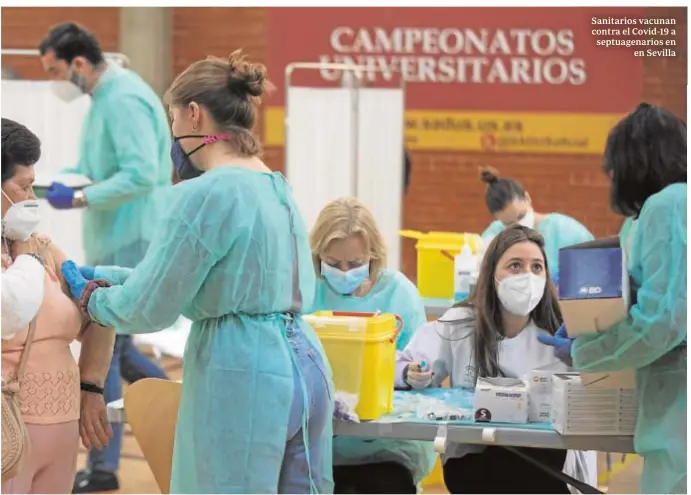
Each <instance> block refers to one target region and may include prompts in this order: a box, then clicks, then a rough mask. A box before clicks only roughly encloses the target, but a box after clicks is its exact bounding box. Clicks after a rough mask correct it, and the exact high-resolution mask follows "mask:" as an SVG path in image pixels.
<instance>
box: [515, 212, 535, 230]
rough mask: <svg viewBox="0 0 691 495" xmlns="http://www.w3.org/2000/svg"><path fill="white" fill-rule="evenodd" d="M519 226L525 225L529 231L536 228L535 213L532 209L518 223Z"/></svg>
mask: <svg viewBox="0 0 691 495" xmlns="http://www.w3.org/2000/svg"><path fill="white" fill-rule="evenodd" d="M518 224H519V225H523V226H524V227H528V228H529V229H534V228H535V212H534V211H533V210H532V209H531V210H528V211H527V212H526V214H525V215H523V218H521V219H520V220H519V221H518Z"/></svg>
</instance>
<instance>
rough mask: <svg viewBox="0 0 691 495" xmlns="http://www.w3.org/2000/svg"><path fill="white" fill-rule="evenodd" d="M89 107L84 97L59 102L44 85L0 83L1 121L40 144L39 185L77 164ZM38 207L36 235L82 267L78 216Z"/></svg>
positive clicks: (72, 213) (80, 221) (82, 254)
mask: <svg viewBox="0 0 691 495" xmlns="http://www.w3.org/2000/svg"><path fill="white" fill-rule="evenodd" d="M90 104H91V102H90V99H89V98H88V97H86V96H83V97H80V98H78V99H77V100H75V101H73V102H72V103H65V102H63V101H62V100H60V99H59V98H57V97H56V96H55V95H54V94H53V92H52V91H51V89H50V83H49V82H47V81H16V80H4V81H2V117H3V118H7V119H11V120H15V121H17V122H19V123H21V124H23V125H25V126H26V127H28V128H29V129H30V130H31V131H32V132H33V133H34V134H36V135H37V136H38V137H39V139H40V140H41V159H40V160H39V162H38V163H37V164H36V166H35V172H36V176H37V177H39V176H40V177H41V179H42V180H41V182H44V180H45V179H43V178H50V177H55V176H56V175H58V173H59V171H60V170H62V169H65V168H68V167H73V166H74V165H75V164H76V163H77V157H78V156H79V135H80V133H81V128H82V122H83V120H84V117H85V116H86V113H87V112H88V110H89V106H90ZM41 203H42V204H41V214H42V222H41V225H40V226H39V231H40V232H43V233H45V234H47V235H49V236H50V237H51V239H52V240H53V242H55V244H56V245H58V246H60V248H61V249H62V250H63V251H64V252H65V253H66V254H67V256H69V257H70V258H71V259H73V260H74V261H75V262H76V263H83V262H84V250H83V248H82V218H81V213H80V212H79V211H76V210H62V211H58V210H55V209H54V208H52V207H51V206H50V205H49V204H48V203H47V202H46V201H43V200H41Z"/></svg>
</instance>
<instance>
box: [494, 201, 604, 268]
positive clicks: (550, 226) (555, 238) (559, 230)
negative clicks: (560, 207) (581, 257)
mask: <svg viewBox="0 0 691 495" xmlns="http://www.w3.org/2000/svg"><path fill="white" fill-rule="evenodd" d="M504 228H505V227H504V224H503V223H501V222H500V221H499V220H495V221H494V222H492V223H491V224H490V225H489V227H487V230H485V231H484V232H483V233H482V238H483V239H484V240H485V242H487V241H489V240H490V239H493V238H494V237H495V236H496V235H497V234H499V232H501V231H502V230H504ZM535 230H537V231H538V232H539V233H540V234H542V237H544V238H545V253H546V255H547V263H548V264H549V269H550V271H551V272H552V274H553V275H557V274H558V273H559V250H560V249H561V248H563V247H566V246H573V245H574V244H580V243H581V242H588V241H592V240H593V239H594V237H593V234H591V233H590V231H589V230H588V229H586V228H585V226H584V225H583V224H582V223H580V222H578V221H577V220H575V219H573V218H571V217H568V216H566V215H562V214H560V213H548V214H547V215H545V217H544V218H543V219H542V221H541V222H540V223H539V224H537V225H536V226H535Z"/></svg>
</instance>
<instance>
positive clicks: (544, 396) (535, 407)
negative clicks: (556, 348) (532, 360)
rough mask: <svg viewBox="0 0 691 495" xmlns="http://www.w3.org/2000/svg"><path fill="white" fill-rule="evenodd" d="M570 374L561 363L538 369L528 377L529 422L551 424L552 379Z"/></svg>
mask: <svg viewBox="0 0 691 495" xmlns="http://www.w3.org/2000/svg"><path fill="white" fill-rule="evenodd" d="M566 372H570V369H569V368H568V367H567V366H566V365H565V364H563V363H561V362H556V363H552V364H550V365H547V366H542V367H540V368H536V369H534V370H532V371H531V372H529V373H528V374H527V375H526V383H527V385H528V421H529V422H531V423H549V422H551V417H552V377H553V376H554V374H555V373H566Z"/></svg>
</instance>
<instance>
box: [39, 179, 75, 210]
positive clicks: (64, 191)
mask: <svg viewBox="0 0 691 495" xmlns="http://www.w3.org/2000/svg"><path fill="white" fill-rule="evenodd" d="M46 199H47V200H48V202H49V203H50V204H51V205H52V206H53V208H55V209H57V210H69V209H70V208H73V206H72V200H73V199H74V189H72V188H71V187H67V186H66V185H65V184H61V183H60V182H53V183H52V184H51V185H50V188H48V192H47V193H46Z"/></svg>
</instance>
